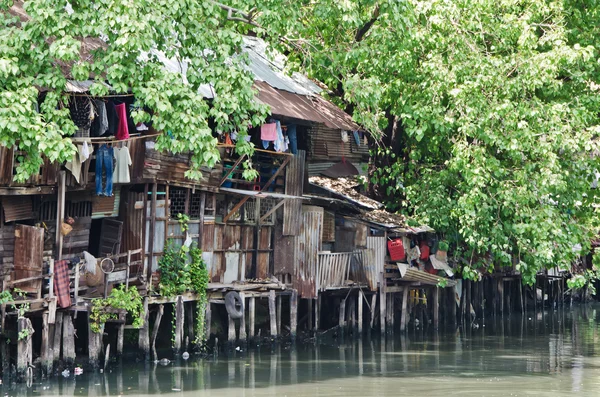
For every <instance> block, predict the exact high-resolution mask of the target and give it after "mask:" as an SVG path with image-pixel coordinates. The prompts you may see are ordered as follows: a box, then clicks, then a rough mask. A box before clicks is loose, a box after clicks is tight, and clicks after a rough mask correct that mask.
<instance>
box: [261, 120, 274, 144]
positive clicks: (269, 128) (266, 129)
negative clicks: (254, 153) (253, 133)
mask: <svg viewBox="0 0 600 397" xmlns="http://www.w3.org/2000/svg"><path fill="white" fill-rule="evenodd" d="M260 139H262V140H263V141H270V142H274V141H276V140H277V124H276V123H269V124H263V125H262V126H261V127H260Z"/></svg>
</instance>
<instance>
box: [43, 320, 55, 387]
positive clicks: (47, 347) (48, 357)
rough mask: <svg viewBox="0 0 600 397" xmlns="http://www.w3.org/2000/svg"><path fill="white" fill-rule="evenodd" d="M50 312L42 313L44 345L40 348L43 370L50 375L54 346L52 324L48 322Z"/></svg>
mask: <svg viewBox="0 0 600 397" xmlns="http://www.w3.org/2000/svg"><path fill="white" fill-rule="evenodd" d="M48 316H49V314H48V312H44V314H42V347H41V349H40V353H41V359H42V372H43V373H44V374H45V375H46V376H48V375H50V374H51V373H52V361H53V357H52V348H51V344H52V343H51V341H50V325H49V324H48Z"/></svg>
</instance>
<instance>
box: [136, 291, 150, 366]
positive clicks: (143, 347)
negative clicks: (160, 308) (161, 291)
mask: <svg viewBox="0 0 600 397" xmlns="http://www.w3.org/2000/svg"><path fill="white" fill-rule="evenodd" d="M142 316H143V317H144V325H143V326H142V328H140V332H139V335H138V346H139V349H140V351H141V352H142V354H143V355H144V359H145V360H146V361H148V360H149V359H150V322H149V321H148V320H149V312H148V297H146V298H144V311H143V313H142Z"/></svg>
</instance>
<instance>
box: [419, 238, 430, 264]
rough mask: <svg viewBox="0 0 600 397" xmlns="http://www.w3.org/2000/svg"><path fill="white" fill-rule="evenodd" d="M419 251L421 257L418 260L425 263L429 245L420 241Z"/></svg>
mask: <svg viewBox="0 0 600 397" xmlns="http://www.w3.org/2000/svg"><path fill="white" fill-rule="evenodd" d="M419 249H420V250H421V256H420V257H419V258H420V259H421V260H422V261H426V260H427V259H429V245H428V244H427V242H426V241H421V245H420V246H419Z"/></svg>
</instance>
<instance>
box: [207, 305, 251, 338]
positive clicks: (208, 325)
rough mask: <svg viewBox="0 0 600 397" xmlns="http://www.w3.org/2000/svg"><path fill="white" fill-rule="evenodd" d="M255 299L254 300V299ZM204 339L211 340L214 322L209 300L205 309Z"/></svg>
mask: <svg viewBox="0 0 600 397" xmlns="http://www.w3.org/2000/svg"><path fill="white" fill-rule="evenodd" d="M252 299H254V298H252ZM204 313H205V314H204V337H205V338H206V340H209V339H210V326H211V320H212V318H211V317H212V311H211V308H210V300H208V301H207V302H206V308H205V312H204Z"/></svg>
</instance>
